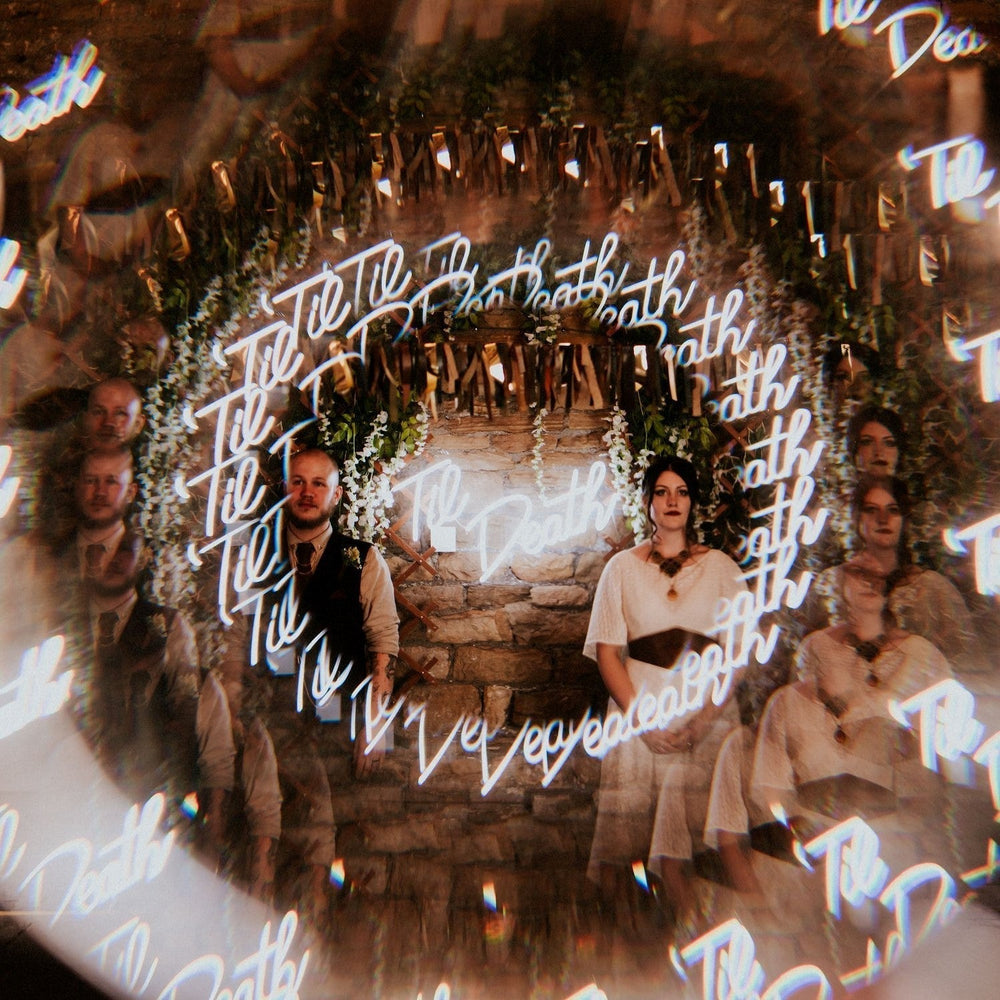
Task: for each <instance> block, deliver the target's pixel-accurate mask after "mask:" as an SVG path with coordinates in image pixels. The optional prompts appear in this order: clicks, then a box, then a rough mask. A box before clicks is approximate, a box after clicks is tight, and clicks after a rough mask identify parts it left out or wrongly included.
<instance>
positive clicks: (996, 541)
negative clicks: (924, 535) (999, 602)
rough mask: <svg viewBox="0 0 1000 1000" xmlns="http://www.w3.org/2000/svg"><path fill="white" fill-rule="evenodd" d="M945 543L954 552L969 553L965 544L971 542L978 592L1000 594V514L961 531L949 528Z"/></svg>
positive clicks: (946, 532)
mask: <svg viewBox="0 0 1000 1000" xmlns="http://www.w3.org/2000/svg"><path fill="white" fill-rule="evenodd" d="M944 541H945V544H946V545H947V546H948V548H949V549H951V551H952V552H962V553H964V552H968V549H967V548H966V547H965V543H966V542H970V541H971V542H972V543H973V551H974V553H975V560H976V590H978V591H979V593H980V594H986V595H992V594H1000V514H994V515H993V516H992V517H987V518H985V519H984V520H982V521H979V522H978V523H977V524H973V525H970V526H969V527H968V528H962V529H961V530H956V529H955V528H949V529H948V530H947V531H945V533H944Z"/></svg>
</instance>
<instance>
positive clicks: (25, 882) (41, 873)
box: [21, 792, 177, 926]
mask: <svg viewBox="0 0 1000 1000" xmlns="http://www.w3.org/2000/svg"><path fill="white" fill-rule="evenodd" d="M165 810H166V798H165V797H164V796H163V794H162V793H160V792H157V793H156V794H155V795H153V796H151V797H150V798H149V799H147V800H146V803H145V804H144V805H143V806H142V811H141V813H140V810H139V806H138V805H134V806H132V807H131V808H130V809H129V810H128V812H127V813H126V814H125V819H124V822H123V824H122V832H121V835H120V836H118V837H115V838H114V839H113V840H111V841H110V842H109V843H108V844H106V845H105V846H104V847H102V848H101V849H100V850H98V851H97V852H96V853H95V851H94V847H93V844H91V843H90V841H88V840H84V839H83V838H80V837H76V838H74V839H72V840H68V841H66V842H65V843H64V844H60V845H59V846H58V847H56V848H55V849H54V850H52V851H50V852H49V853H48V854H46V855H45V857H43V858H42V859H41V860H40V861H39V862H38V863H37V864H36V865H35V867H34V868H32V870H31V871H30V872H29V873H28V874H27V875H25V876H24V877H23V879H22V881H21V889H22V890H24V889H28V891H29V892H31V893H32V894H33V896H34V900H35V908H36V909H41V910H49V911H50V912H51V914H52V915H51V918H50V920H49V924H50V926H54V925H55V924H56V923H58V922H59V920H60V919H61V918H62V916H63V914H64V913H66V912H67V911H68V912H69V913H70V915H71V916H74V917H85V916H88V915H89V914H91V913H93V911H94V910H96V909H97V908H98V907H101V906H105V905H106V904H107V903H109V902H111V901H112V900H113V899H116V898H117V897H118V896H120V895H122V893H124V892H125V891H126V890H128V889H131V888H132V887H133V886H135V885H138V884H139V883H141V882H146V883H148V882H152V881H153V879H155V878H156V877H157V876H159V875H160V874H161V873H162V872H163V870H164V868H166V866H167V861H168V860H169V858H170V852H171V851H172V849H173V846H174V841H175V839H176V837H177V833H176V831H174V830H171V831H169V832H168V833H165V834H163V837H162V838H161V839H159V840H158V839H157V835H158V834H159V833H160V832H161V829H160V824H161V822H162V821H163V815H164V812H165ZM95 858H100V859H101V862H102V864H103V867H102V868H101V869H100V870H96V869H93V870H92V869H91V865H92V864H93V863H94V860H95ZM67 861H68V862H70V863H71V867H70V868H69V871H70V872H72V875H71V876H70V878H69V879H68V884H64V883H63V882H61V881H60V879H59V876H60V875H61V874H62V873H65V872H66V871H67V867H66V862H67ZM46 875H49V878H48V879H46V877H45V876H46Z"/></svg>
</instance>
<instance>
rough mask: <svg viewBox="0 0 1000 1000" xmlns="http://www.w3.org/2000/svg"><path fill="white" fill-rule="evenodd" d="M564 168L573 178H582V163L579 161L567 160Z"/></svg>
mask: <svg viewBox="0 0 1000 1000" xmlns="http://www.w3.org/2000/svg"><path fill="white" fill-rule="evenodd" d="M563 170H564V171H565V172H566V174H567V176H569V177H572V178H573V180H575V181H578V180H579V179H580V164H579V161H577V160H575V159H573V160H567V161H566V162H565V163H564V164H563Z"/></svg>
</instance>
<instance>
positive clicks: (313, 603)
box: [272, 531, 371, 716]
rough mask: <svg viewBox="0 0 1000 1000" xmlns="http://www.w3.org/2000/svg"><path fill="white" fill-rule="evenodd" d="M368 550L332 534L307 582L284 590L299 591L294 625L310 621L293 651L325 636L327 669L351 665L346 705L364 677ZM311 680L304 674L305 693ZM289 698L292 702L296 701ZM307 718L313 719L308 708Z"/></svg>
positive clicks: (344, 691) (342, 689)
mask: <svg viewBox="0 0 1000 1000" xmlns="http://www.w3.org/2000/svg"><path fill="white" fill-rule="evenodd" d="M370 548H371V543H369V542H362V541H359V540H357V539H354V538H348V537H347V536H345V535H341V534H338V533H337V532H336V531H334V533H333V535H331V537H330V541H329V542H328V543H327V546H326V548H325V549H324V550H323V554H322V556H320V559H319V562H318V563H317V565H316V569H315V570H314V571H313V572H312V573H311V574H310V575H309V577H308V578H305V579H302V578H297V579H293V581H290V582H289V584H288V586H293V585H294V586H297V587H298V610H299V618H298V621H301V620H302V616H303V615H305V614H308V616H309V619H308V622H307V624H306V627H305V629H304V630H303V632H302V635H301V636H300V637H299V639H298V641H297V642H296V650H297V651H301V650H303V649H304V648H305V647H306V646H308V645H309V643H310V642H311V641H312V640H313V639H315V638H316V637H317V636H319V635H320V634H321V633H323V632H324V630H325V632H326V637H327V643H328V648H329V653H330V662H331V665H332V664H334V663H335V662H336V660H337V657H338V656H339V657H340V664H341V667H340V669H343V668H344V667H345V666H346V664H348V663H350V665H351V669H350V674H349V676H348V679H347V681H346V682H345V683H344V684H343V685H342V686H341V687H340V688H339V693H340V695H341V699H342V701H343V702H344V704H345V705H346V702H347V699H348V698H350V695H351V691H353V690H354V688H356V687H357V685H358V684H360V683H361V682H362V681H363V680H364V679H365V677H367V676H368V662H367V645H366V643H365V633H364V628H363V618H362V609H361V570H362V567H363V566H364V564H365V559H366V558H367V556H368V550H369V549H370ZM287 570H288V564H287V563H285V565H284V566H283V567H282V571H283V572H287ZM272 598H273V599H274V600H276V601H278V600H280V599H281V594H280V593H277V594H272ZM338 672H339V671H338ZM311 679H312V672H311V670H309V671H307V674H306V690H307V691H308V690H309V685H310V683H311ZM286 686H287V685H286ZM278 694H279V697H280V698H281V699H282V701H285V700H287V698H286V694H285V693H284V692H279V693H278ZM290 697H292V698H294V695H290ZM293 703H294V702H293ZM306 714H307V716H309V715H311V713H310V712H309V710H308V707H307V709H306Z"/></svg>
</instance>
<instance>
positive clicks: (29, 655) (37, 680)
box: [0, 635, 73, 739]
mask: <svg viewBox="0 0 1000 1000" xmlns="http://www.w3.org/2000/svg"><path fill="white" fill-rule="evenodd" d="M64 646H65V643H64V641H63V637H62V636H61V635H57V636H54V637H53V638H51V639H46V640H45V642H43V643H42V644H41V646H32V648H31V649H29V650H27V651H26V652H25V653H24V655H23V656H22V657H21V670H20V673H19V674H18V675H17V677H16V678H15V679H14V680H13V681H11V682H10V683H9V684H5V685H4V686H3V687H0V698H3V697H4V696H10V697H11V700H10V701H8V702H7V703H6V704H4V705H0V739H3V738H4V737H6V736H10V735H11V734H13V733H16V732H19V731H20V730H22V729H24V728H26V727H27V726H29V725H30V724H31V723H32V722H35V721H37V720H38V719H43V718H45V717H46V716H48V715H55V714H56V712H58V711H59V710H60V709H61V708H62V707H63V706H64V705H65V704H66V702H67V701H68V700H69V695H70V685H71V684H72V682H73V671H72V670H66V671H64V672H63V673H61V674H60V675H59V676H58V677H55V678H53V674H55V670H56V667H57V666H58V664H59V660H60V658H61V657H62V654H63V648H64Z"/></svg>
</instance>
